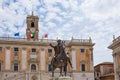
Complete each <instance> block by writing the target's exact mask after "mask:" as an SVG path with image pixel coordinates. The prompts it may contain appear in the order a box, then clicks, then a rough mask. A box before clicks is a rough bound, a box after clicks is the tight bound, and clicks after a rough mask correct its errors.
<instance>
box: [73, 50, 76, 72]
mask: <svg viewBox="0 0 120 80" xmlns="http://www.w3.org/2000/svg"><path fill="white" fill-rule="evenodd" d="M72 66H73V71H76V51H75V49H72Z"/></svg>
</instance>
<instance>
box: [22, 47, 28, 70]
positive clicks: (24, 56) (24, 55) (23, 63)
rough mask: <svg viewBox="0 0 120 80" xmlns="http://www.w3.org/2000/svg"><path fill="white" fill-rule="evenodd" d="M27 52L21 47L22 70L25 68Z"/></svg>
mask: <svg viewBox="0 0 120 80" xmlns="http://www.w3.org/2000/svg"><path fill="white" fill-rule="evenodd" d="M26 61H27V52H26V48H23V49H22V71H25V70H26V66H27V65H26Z"/></svg>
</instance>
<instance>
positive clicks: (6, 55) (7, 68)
mask: <svg viewBox="0 0 120 80" xmlns="http://www.w3.org/2000/svg"><path fill="white" fill-rule="evenodd" d="M10 62H11V59H10V47H7V48H6V54H5V70H11V68H10Z"/></svg>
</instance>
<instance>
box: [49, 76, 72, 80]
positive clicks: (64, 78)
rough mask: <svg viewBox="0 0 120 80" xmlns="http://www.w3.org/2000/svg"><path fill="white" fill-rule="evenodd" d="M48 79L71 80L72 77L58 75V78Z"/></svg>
mask: <svg viewBox="0 0 120 80" xmlns="http://www.w3.org/2000/svg"><path fill="white" fill-rule="evenodd" d="M50 80H73V78H72V77H58V78H55V77H53V78H51V79H50Z"/></svg>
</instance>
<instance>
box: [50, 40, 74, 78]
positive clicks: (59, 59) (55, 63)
mask: <svg viewBox="0 0 120 80" xmlns="http://www.w3.org/2000/svg"><path fill="white" fill-rule="evenodd" d="M50 46H51V47H53V48H54V50H56V51H59V52H56V51H55V53H56V54H55V55H56V56H55V57H53V58H52V60H51V66H52V77H54V70H55V69H56V68H59V69H60V76H63V74H62V71H64V75H65V76H66V73H67V64H68V62H69V64H70V66H71V67H72V63H71V61H70V58H69V57H67V56H66V53H65V48H64V47H63V43H61V41H58V45H57V46H52V45H51V44H50Z"/></svg>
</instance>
